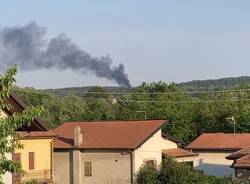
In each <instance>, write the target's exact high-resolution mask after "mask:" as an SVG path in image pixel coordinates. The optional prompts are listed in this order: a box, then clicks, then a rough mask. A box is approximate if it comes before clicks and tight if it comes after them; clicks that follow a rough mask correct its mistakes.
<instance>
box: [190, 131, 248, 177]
mask: <svg viewBox="0 0 250 184" xmlns="http://www.w3.org/2000/svg"><path fill="white" fill-rule="evenodd" d="M249 140H250V134H241V133H238V134H232V133H204V134H202V135H200V136H199V137H198V138H196V139H195V140H194V141H193V142H191V143H190V144H189V145H188V146H187V147H186V149H188V150H190V151H193V152H195V153H198V154H199V155H198V159H197V160H196V161H195V163H194V167H195V168H196V169H198V170H200V171H202V172H204V173H205V174H208V175H214V176H224V175H233V174H234V169H233V168H231V165H232V164H233V161H232V160H228V159H226V158H227V156H229V155H230V154H232V153H234V152H235V151H238V150H240V149H242V148H246V147H248V146H250V141H249Z"/></svg>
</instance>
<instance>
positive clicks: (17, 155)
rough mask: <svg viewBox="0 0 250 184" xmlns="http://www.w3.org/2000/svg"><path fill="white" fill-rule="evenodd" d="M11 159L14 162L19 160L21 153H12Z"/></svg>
mask: <svg viewBox="0 0 250 184" xmlns="http://www.w3.org/2000/svg"><path fill="white" fill-rule="evenodd" d="M12 160H13V161H15V162H19V163H20V162H21V153H12Z"/></svg>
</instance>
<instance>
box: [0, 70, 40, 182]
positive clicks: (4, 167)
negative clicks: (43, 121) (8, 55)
mask: <svg viewBox="0 0 250 184" xmlns="http://www.w3.org/2000/svg"><path fill="white" fill-rule="evenodd" d="M15 74H16V68H15V67H10V68H9V69H8V70H7V71H6V73H5V74H4V75H1V76H0V109H10V108H11V107H10V105H8V104H6V103H4V102H5V99H6V98H8V97H9V92H10V89H11V87H12V86H13V83H14V76H15ZM41 110H42V108H33V107H29V108H27V109H26V110H24V111H23V112H21V113H14V114H13V115H11V116H8V117H6V118H2V119H0V183H3V182H2V177H3V175H4V174H5V173H6V172H11V173H21V172H22V168H21V165H20V164H19V163H16V162H14V161H12V160H9V159H8V158H7V156H6V155H7V154H10V153H12V152H14V151H15V149H20V148H22V144H21V143H20V141H19V136H18V135H17V133H16V132H15V130H17V129H18V128H20V127H22V126H23V125H30V123H31V122H32V120H33V119H34V118H35V117H37V116H39V114H40V113H41Z"/></svg>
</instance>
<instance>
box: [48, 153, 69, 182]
mask: <svg viewBox="0 0 250 184" xmlns="http://www.w3.org/2000/svg"><path fill="white" fill-rule="evenodd" d="M53 160H54V167H53V168H54V182H55V183H56V184H73V178H72V176H71V173H72V165H71V164H72V152H70V151H68V150H66V151H54V154H53Z"/></svg>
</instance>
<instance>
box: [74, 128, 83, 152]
mask: <svg viewBox="0 0 250 184" xmlns="http://www.w3.org/2000/svg"><path fill="white" fill-rule="evenodd" d="M82 142H83V135H82V129H81V127H79V126H75V127H74V147H75V148H79V147H80V146H81V144H82Z"/></svg>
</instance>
